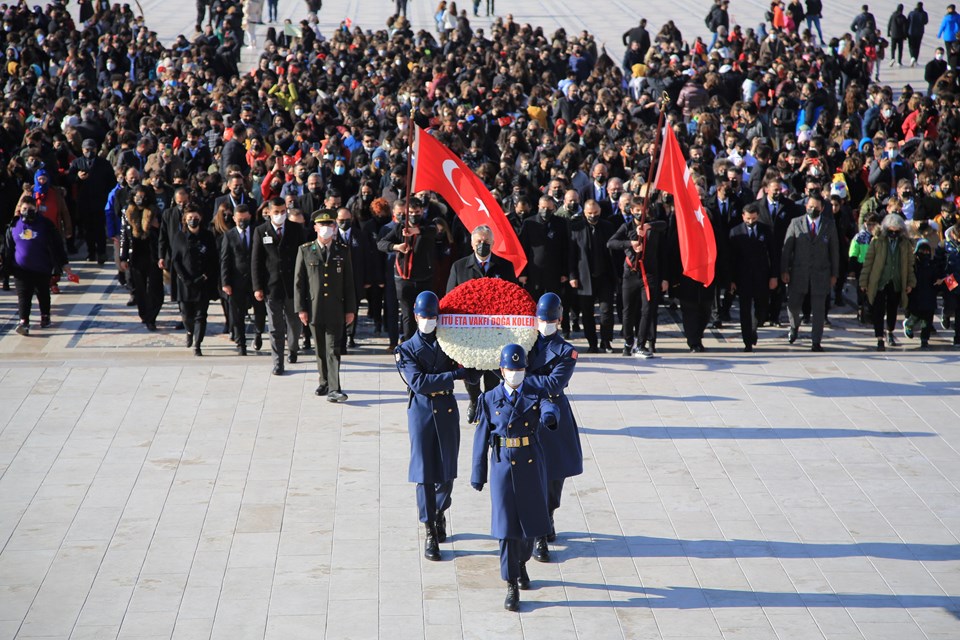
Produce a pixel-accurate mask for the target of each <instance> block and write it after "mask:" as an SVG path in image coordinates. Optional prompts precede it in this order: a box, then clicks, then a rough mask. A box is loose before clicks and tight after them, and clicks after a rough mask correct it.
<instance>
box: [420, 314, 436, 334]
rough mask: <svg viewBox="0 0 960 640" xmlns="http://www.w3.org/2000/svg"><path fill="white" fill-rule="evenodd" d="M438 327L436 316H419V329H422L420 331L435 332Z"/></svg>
mask: <svg viewBox="0 0 960 640" xmlns="http://www.w3.org/2000/svg"><path fill="white" fill-rule="evenodd" d="M436 328H437V319H436V318H421V317H419V316H417V329H420V333H433V332H434V330H435V329H436Z"/></svg>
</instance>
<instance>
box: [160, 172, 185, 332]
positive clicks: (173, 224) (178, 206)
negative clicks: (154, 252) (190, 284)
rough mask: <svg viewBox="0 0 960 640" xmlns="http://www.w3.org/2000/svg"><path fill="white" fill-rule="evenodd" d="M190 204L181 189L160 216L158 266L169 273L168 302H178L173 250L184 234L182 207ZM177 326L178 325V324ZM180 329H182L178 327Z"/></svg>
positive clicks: (177, 279)
mask: <svg viewBox="0 0 960 640" xmlns="http://www.w3.org/2000/svg"><path fill="white" fill-rule="evenodd" d="M188 204H190V192H189V191H187V190H186V189H185V188H183V187H179V188H177V190H176V191H174V192H173V204H172V205H171V206H170V207H167V209H166V210H165V211H164V212H163V213H161V214H160V237H159V239H158V241H157V246H158V254H159V256H160V259H159V261H158V266H159V267H160V268H161V269H164V270H166V271H169V272H170V302H180V298H179V295H178V293H177V283H178V282H179V281H180V279H179V278H177V270H176V268H175V267H174V266H173V249H174V247H175V246H176V243H177V242H179V241H180V240H179V239H180V234H182V233H184V232H185V229H184V226H183V212H184V207H186V206H187V205H188ZM178 324H179V323H178ZM178 328H179V329H182V328H183V327H179V326H178Z"/></svg>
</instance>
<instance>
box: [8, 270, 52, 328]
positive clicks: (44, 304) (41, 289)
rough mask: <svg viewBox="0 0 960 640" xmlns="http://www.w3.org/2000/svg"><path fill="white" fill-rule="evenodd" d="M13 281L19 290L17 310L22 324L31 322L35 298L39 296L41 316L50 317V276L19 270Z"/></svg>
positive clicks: (40, 272) (38, 272)
mask: <svg viewBox="0 0 960 640" xmlns="http://www.w3.org/2000/svg"><path fill="white" fill-rule="evenodd" d="M13 279H14V283H15V285H16V289H17V309H18V310H19V312H20V322H21V323H27V322H30V307H31V305H32V303H33V296H37V303H38V304H39V305H40V316H41V317H43V316H49V315H50V274H49V273H44V272H42V271H28V270H26V269H17V271H16V273H15V274H14V277H13Z"/></svg>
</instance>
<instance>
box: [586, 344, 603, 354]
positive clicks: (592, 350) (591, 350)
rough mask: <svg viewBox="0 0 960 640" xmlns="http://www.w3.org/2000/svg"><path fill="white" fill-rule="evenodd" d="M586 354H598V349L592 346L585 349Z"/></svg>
mask: <svg viewBox="0 0 960 640" xmlns="http://www.w3.org/2000/svg"><path fill="white" fill-rule="evenodd" d="M587 353H600V349H599V348H598V347H597V345H595V344H592V345H590V346H589V347H587Z"/></svg>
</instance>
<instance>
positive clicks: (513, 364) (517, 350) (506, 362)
mask: <svg viewBox="0 0 960 640" xmlns="http://www.w3.org/2000/svg"><path fill="white" fill-rule="evenodd" d="M500 367H501V368H503V369H526V368H527V352H526V351H525V350H524V348H523V347H521V346H520V345H518V344H508V345H507V346H505V347H504V348H503V349H501V350H500Z"/></svg>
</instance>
